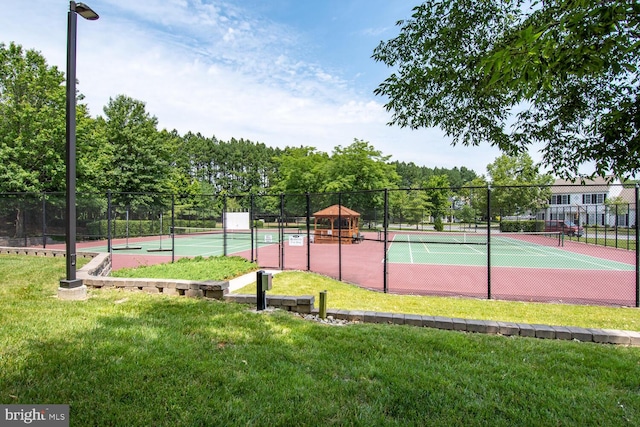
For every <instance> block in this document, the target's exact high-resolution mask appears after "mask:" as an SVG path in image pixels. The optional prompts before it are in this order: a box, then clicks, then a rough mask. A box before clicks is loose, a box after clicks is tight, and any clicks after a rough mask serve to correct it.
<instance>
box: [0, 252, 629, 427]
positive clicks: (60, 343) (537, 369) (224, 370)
mask: <svg viewBox="0 0 640 427" xmlns="http://www.w3.org/2000/svg"><path fill="white" fill-rule="evenodd" d="M63 275H64V260H63V259H47V258H36V257H18V256H5V255H3V256H0V403H2V404H9V403H16V404H36V403H67V404H70V405H71V425H72V426H84V425H101V426H103V425H111V426H148V425H156V426H194V425H264V426H272V425H301V426H304V425H312V426H316V425H362V426H370V425H403V426H404V425H460V426H462V425H464V426H476V425H478V426H479V425H492V426H494V425H495V426H513V425H518V426H539V425H580V426H588V425H594V426H595V425H598V426H603V425H612V426H613V425H615V426H618V425H638V424H639V423H640V384H639V381H638V378H640V364H639V363H638V360H640V349H638V348H628V347H619V346H608V345H598V344H593V343H578V342H567V341H555V340H548V341H547V340H538V339H528V338H518V337H512V338H507V337H500V336H489V335H481V334H466V333H458V332H451V331H439V330H432V329H427V328H415V327H409V326H399V325H367V324H354V325H348V326H343V327H333V326H327V325H322V324H319V323H315V322H308V321H305V320H302V319H300V318H299V317H296V316H293V315H291V314H288V313H285V312H280V311H273V312H272V311H266V312H261V313H256V312H255V310H253V309H252V308H251V307H247V306H243V305H239V304H233V303H224V302H217V301H210V300H204V299H189V298H184V297H168V296H164V295H147V294H144V293H141V292H140V293H133V292H131V293H130V292H123V291H114V290H110V291H89V294H90V296H91V298H90V299H89V300H87V301H82V302H70V301H60V300H58V299H57V298H56V297H55V295H56V290H57V287H58V280H59V278H60V277H62V276H63ZM277 277H278V276H276V278H277ZM282 277H285V276H282ZM330 292H331V291H330ZM330 298H331V297H330Z"/></svg>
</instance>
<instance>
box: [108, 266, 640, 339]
mask: <svg viewBox="0 0 640 427" xmlns="http://www.w3.org/2000/svg"><path fill="white" fill-rule="evenodd" d="M257 268H258V267H257V266H256V265H255V264H254V263H251V262H249V261H247V260H246V259H244V258H242V257H236V256H234V257H221V256H220V257H209V258H203V257H197V258H194V259H189V258H182V259H180V260H179V261H178V262H176V263H173V264H171V263H168V264H158V265H150V266H143V267H137V268H127V269H122V270H118V271H115V272H113V273H112V275H114V276H117V277H149V278H158V279H167V278H169V279H171V278H173V279H187V280H225V279H229V278H232V277H237V276H238V275H242V274H245V273H249V272H252V271H255V270H257ZM325 290H326V291H327V305H328V307H329V308H334V309H343V310H364V311H379V312H388V313H405V314H422V315H430V316H446V317H461V318H466V319H483V320H497V321H505V322H516V323H531V324H548V325H563V326H581V327H585V328H603V329H623V330H632V331H640V310H638V309H636V308H625V307H603V306H585V305H568V304H542V303H525V302H513V301H496V300H480V299H471V298H455V297H453V298H447V297H428V296H415V295H395V294H384V293H381V292H376V291H370V290H367V289H362V288H360V287H358V286H354V285H350V284H347V283H344V282H339V281H337V280H333V279H330V278H328V277H325V276H321V275H318V274H314V273H307V272H300V271H287V272H283V273H279V274H276V275H275V276H274V279H273V289H272V290H271V291H269V294H272V295H313V296H315V297H316V299H317V301H319V298H318V296H319V293H320V292H321V291H325ZM255 291H256V289H255V284H250V285H247V286H245V287H244V288H242V289H239V290H237V291H235V293H244V294H255ZM316 305H317V304H316Z"/></svg>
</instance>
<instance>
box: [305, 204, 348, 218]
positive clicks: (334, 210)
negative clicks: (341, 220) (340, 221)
mask: <svg viewBox="0 0 640 427" xmlns="http://www.w3.org/2000/svg"><path fill="white" fill-rule="evenodd" d="M313 216H315V217H331V218H337V217H338V216H344V217H355V216H360V214H359V213H358V212H356V211H353V210H351V209H349V208H345V207H344V206H340V205H333V206H329V207H328V208H324V209H322V210H321V211H318V212H316V213H314V214H313Z"/></svg>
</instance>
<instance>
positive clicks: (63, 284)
mask: <svg viewBox="0 0 640 427" xmlns="http://www.w3.org/2000/svg"><path fill="white" fill-rule="evenodd" d="M77 15H80V16H82V17H83V18H85V19H88V20H90V21H94V20H96V19H98V18H99V16H98V14H97V13H96V12H94V11H93V10H92V9H91V8H90V7H89V6H87V5H86V4H84V3H76V2H74V1H71V2H69V13H68V26H67V95H66V98H67V99H66V101H67V102H66V134H67V137H66V166H67V174H66V186H67V197H66V223H65V231H66V264H67V274H66V278H65V279H63V280H60V288H59V289H58V296H60V297H63V298H65V299H79V298H77V296H78V295H79V294H80V296H81V295H82V294H83V293H84V295H86V287H83V284H82V279H77V278H76V32H77V31H76V29H77V22H78V17H77ZM81 287H82V288H83V291H84V292H74V290H76V289H77V288H81ZM65 291H72V292H71V293H69V292H65Z"/></svg>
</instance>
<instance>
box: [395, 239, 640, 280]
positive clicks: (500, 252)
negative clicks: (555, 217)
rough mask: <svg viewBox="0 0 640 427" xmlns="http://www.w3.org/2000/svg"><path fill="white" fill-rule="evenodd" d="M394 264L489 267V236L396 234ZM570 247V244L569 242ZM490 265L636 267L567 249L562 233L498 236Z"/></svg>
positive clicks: (492, 243)
mask: <svg viewBox="0 0 640 427" xmlns="http://www.w3.org/2000/svg"><path fill="white" fill-rule="evenodd" d="M390 240H391V244H390V246H389V250H388V259H389V262H391V263H400V264H435V265H459V266H484V265H487V247H488V245H487V242H488V239H487V235H486V234H479V233H442V234H437V233H429V234H410V233H406V234H400V233H393V234H392V236H391V238H390ZM567 243H569V242H567ZM490 244H491V265H492V266H494V267H520V268H544V269H550V268H551V269H579V270H608V271H633V270H635V265H633V264H628V263H625V262H620V261H616V260H611V259H604V258H600V257H595V256H591V255H587V254H584V253H576V252H573V251H571V250H570V249H569V247H567V249H565V241H564V237H563V236H562V235H561V234H560V233H495V234H492V236H491V241H490Z"/></svg>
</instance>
